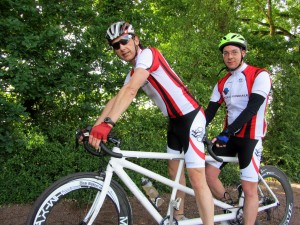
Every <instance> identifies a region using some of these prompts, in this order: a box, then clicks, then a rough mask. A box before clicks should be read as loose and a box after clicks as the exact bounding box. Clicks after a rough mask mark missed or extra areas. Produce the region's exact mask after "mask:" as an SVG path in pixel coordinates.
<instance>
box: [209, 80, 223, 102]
mask: <svg viewBox="0 0 300 225" xmlns="http://www.w3.org/2000/svg"><path fill="white" fill-rule="evenodd" d="M210 101H211V102H218V103H220V104H221V103H222V102H223V101H222V96H221V94H220V92H219V89H218V84H216V85H215V87H214V90H213V92H212V95H211V97H210Z"/></svg>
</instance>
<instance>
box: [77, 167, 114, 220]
mask: <svg viewBox="0 0 300 225" xmlns="http://www.w3.org/2000/svg"><path fill="white" fill-rule="evenodd" d="M112 176H113V171H112V168H111V167H109V166H108V167H107V171H106V173H105V177H104V181H103V186H102V190H101V191H98V193H97V195H96V197H95V200H94V202H93V204H92V206H91V208H90V210H89V212H88V213H87V215H86V217H85V218H84V220H83V222H85V224H86V225H92V224H93V223H94V220H95V219H96V217H97V215H98V213H99V211H100V209H101V207H102V205H103V202H104V200H105V198H106V195H107V193H108V191H109V188H110V183H111V179H112Z"/></svg>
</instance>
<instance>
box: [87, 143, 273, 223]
mask: <svg viewBox="0 0 300 225" xmlns="http://www.w3.org/2000/svg"><path fill="white" fill-rule="evenodd" d="M113 152H116V153H121V154H122V155H123V157H122V158H114V157H111V158H110V160H109V163H108V165H107V167H106V171H105V174H106V175H105V179H104V183H103V188H102V191H101V193H100V194H98V195H97V197H96V198H95V201H94V203H93V206H92V208H91V210H90V212H89V215H90V214H92V217H91V218H90V220H89V222H88V225H91V224H92V223H93V221H94V220H95V218H96V217H97V214H98V213H99V211H100V209H101V207H102V204H103V202H104V199H105V197H106V195H107V192H108V190H109V186H110V183H111V180H112V177H113V174H114V173H115V174H116V175H117V176H118V177H119V178H120V179H121V180H122V182H123V183H124V184H125V185H126V186H127V188H128V189H129V190H130V191H131V192H132V194H133V195H134V196H135V197H136V198H137V199H138V200H139V202H140V203H141V204H142V205H143V206H144V207H145V209H146V210H147V211H148V212H149V214H150V215H151V216H152V217H153V218H154V219H155V220H156V222H157V223H158V224H160V223H161V222H162V221H163V219H164V218H166V217H167V216H170V220H172V218H173V215H170V212H172V210H173V209H172V207H173V206H172V203H173V202H172V201H175V198H176V192H177V190H180V191H182V192H185V193H186V194H188V195H192V196H194V195H195V194H194V191H193V189H192V188H189V187H186V186H184V185H181V184H180V183H179V178H180V174H181V172H182V170H183V169H184V154H183V153H182V154H170V153H159V152H139V151H127V150H121V149H120V148H118V147H114V148H113ZM127 158H140V159H161V160H180V163H179V168H178V171H177V175H176V178H175V180H174V181H173V180H171V179H169V178H166V177H164V176H161V175H159V174H157V173H155V172H152V171H151V170H149V169H146V168H144V167H142V166H139V165H137V164H135V163H133V162H130V161H128V160H127ZM220 158H222V159H223V161H224V162H233V163H237V162H238V159H237V157H220ZM212 160H214V159H213V158H212V157H211V156H209V155H206V161H212ZM124 168H126V169H129V170H132V171H135V172H136V173H139V174H142V175H144V176H146V177H149V178H151V179H153V180H156V181H159V182H161V183H163V184H165V185H167V186H169V187H172V192H171V196H170V202H169V207H168V212H167V215H166V216H165V217H163V216H162V215H161V214H160V213H159V212H158V211H157V209H156V208H155V207H154V206H153V205H152V203H150V201H149V200H148V198H147V197H146V196H145V194H144V193H143V192H142V191H141V190H140V189H139V187H138V186H137V185H136V184H135V183H134V182H133V180H132V179H131V178H130V177H129V176H128V174H127V173H126V172H125V171H124ZM259 178H260V180H261V181H262V182H263V183H264V185H265V186H266V187H267V188H268V190H269V192H270V193H272V195H273V197H274V199H276V202H275V203H273V204H270V205H266V206H262V207H259V209H258V211H262V210H265V209H267V208H271V207H274V206H276V205H278V199H277V198H276V196H275V194H274V193H273V192H272V190H271V189H270V188H269V186H268V185H267V183H266V182H265V181H264V180H263V179H262V177H261V175H260V174H259ZM214 204H215V206H218V207H220V208H222V209H224V210H226V211H227V212H226V214H219V215H215V216H214V222H222V223H221V224H228V223H227V222H226V221H229V220H234V219H236V215H237V211H238V210H239V208H240V207H241V206H243V198H240V201H239V206H237V207H233V206H232V205H229V204H227V203H224V202H222V201H219V200H217V199H214ZM87 217H89V216H87ZM178 224H179V225H196V224H203V222H202V220H201V218H200V217H198V218H193V219H189V220H183V221H178Z"/></svg>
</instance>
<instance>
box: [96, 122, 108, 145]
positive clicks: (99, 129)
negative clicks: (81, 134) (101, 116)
mask: <svg viewBox="0 0 300 225" xmlns="http://www.w3.org/2000/svg"><path fill="white" fill-rule="evenodd" d="M111 129H112V127H111V126H109V125H108V124H107V123H104V122H102V123H100V124H99V125H96V126H94V127H93V128H92V131H91V135H92V136H93V137H95V138H97V139H100V141H102V140H103V141H104V142H105V141H107V136H108V134H109V132H110V131H111Z"/></svg>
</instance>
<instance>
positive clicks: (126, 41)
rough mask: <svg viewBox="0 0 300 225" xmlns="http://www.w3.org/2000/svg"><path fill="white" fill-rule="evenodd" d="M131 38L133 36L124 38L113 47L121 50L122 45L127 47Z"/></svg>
mask: <svg viewBox="0 0 300 225" xmlns="http://www.w3.org/2000/svg"><path fill="white" fill-rule="evenodd" d="M131 38H132V35H127V36H123V37H122V39H121V40H120V41H118V42H115V43H113V44H112V45H111V46H112V47H113V49H114V50H119V49H120V45H127V44H128V42H129V41H130V39H131Z"/></svg>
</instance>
